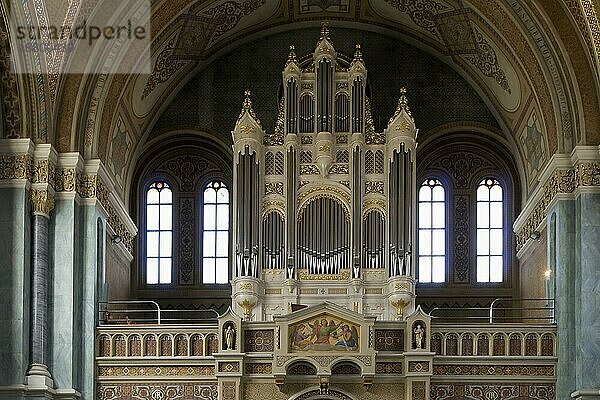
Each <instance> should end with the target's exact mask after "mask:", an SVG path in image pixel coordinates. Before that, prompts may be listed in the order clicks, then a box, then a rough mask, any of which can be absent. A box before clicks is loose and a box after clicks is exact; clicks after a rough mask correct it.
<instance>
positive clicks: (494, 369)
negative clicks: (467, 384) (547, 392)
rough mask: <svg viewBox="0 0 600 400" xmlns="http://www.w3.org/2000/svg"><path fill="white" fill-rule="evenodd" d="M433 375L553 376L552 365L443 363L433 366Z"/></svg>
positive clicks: (553, 369)
mask: <svg viewBox="0 0 600 400" xmlns="http://www.w3.org/2000/svg"><path fill="white" fill-rule="evenodd" d="M433 374H434V375H457V376H462V375H482V376H554V374H555V368H554V366H553V365H454V364H453V365H444V364H435V365H434V366H433Z"/></svg>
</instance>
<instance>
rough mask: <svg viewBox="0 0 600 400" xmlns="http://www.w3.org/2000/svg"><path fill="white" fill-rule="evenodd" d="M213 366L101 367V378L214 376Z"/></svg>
mask: <svg viewBox="0 0 600 400" xmlns="http://www.w3.org/2000/svg"><path fill="white" fill-rule="evenodd" d="M214 375H215V367H214V366H213V365H201V366H196V365H177V366H175V365H173V366H171V365H144V366H125V367H121V366H118V367H117V366H100V367H98V376H99V377H103V378H104V377H127V376H131V377H156V376H169V377H171V376H172V377H191V376H214Z"/></svg>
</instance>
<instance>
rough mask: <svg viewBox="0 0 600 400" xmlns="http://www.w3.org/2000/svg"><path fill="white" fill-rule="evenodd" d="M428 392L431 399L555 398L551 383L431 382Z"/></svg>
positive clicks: (543, 399)
mask: <svg viewBox="0 0 600 400" xmlns="http://www.w3.org/2000/svg"><path fill="white" fill-rule="evenodd" d="M430 393H431V400H459V399H460V400H463V399H466V400H485V399H496V400H509V399H537V400H554V399H555V398H556V391H555V386H554V384H553V383H549V384H531V383H522V384H519V383H515V384H503V383H496V384H487V383H471V384H464V383H435V384H434V383H432V384H431V386H430ZM413 398H414V397H413Z"/></svg>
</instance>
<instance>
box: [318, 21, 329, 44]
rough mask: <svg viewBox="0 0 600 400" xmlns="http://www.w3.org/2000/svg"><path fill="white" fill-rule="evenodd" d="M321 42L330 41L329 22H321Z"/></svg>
mask: <svg viewBox="0 0 600 400" xmlns="http://www.w3.org/2000/svg"><path fill="white" fill-rule="evenodd" d="M320 39H321V40H323V39H329V22H327V21H323V22H321V38H320Z"/></svg>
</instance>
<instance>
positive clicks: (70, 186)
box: [54, 168, 77, 192]
mask: <svg viewBox="0 0 600 400" xmlns="http://www.w3.org/2000/svg"><path fill="white" fill-rule="evenodd" d="M76 175H77V172H76V170H75V168H57V169H56V174H55V181H54V190H55V191H57V192H74V191H75V189H76Z"/></svg>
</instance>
